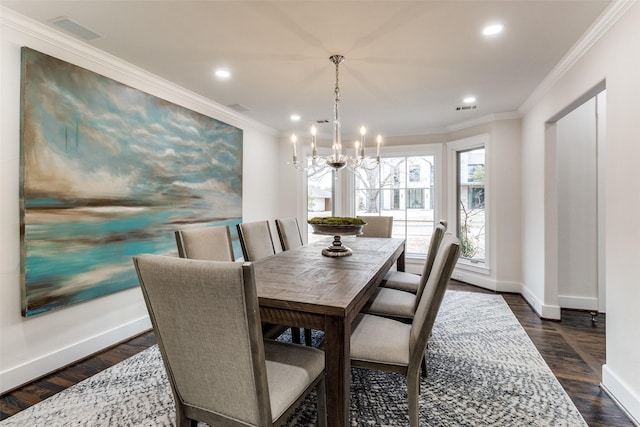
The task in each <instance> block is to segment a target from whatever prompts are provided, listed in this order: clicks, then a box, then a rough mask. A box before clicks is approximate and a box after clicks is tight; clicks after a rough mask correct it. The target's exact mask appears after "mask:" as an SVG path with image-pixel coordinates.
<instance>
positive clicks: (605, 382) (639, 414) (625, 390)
mask: <svg viewBox="0 0 640 427" xmlns="http://www.w3.org/2000/svg"><path fill="white" fill-rule="evenodd" d="M600 386H601V387H602V389H603V390H604V391H605V392H606V393H607V394H608V395H609V396H611V398H612V399H613V400H614V402H615V403H616V405H618V406H619V407H620V409H622V411H623V412H624V413H625V414H627V416H628V417H629V418H630V419H631V421H632V422H633V423H634V424H635V425H636V426H638V427H640V396H638V395H637V394H636V393H634V392H633V390H630V389H629V387H628V386H627V385H626V384H625V383H624V382H623V381H621V380H620V377H618V376H617V375H616V374H615V373H614V372H613V371H612V370H611V369H610V368H609V365H603V366H602V384H601V385H600Z"/></svg>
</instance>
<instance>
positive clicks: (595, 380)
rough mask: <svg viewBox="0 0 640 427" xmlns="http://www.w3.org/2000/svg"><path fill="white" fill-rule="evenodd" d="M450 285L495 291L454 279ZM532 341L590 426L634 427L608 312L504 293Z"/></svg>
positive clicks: (22, 398)
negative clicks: (538, 306)
mask: <svg viewBox="0 0 640 427" xmlns="http://www.w3.org/2000/svg"><path fill="white" fill-rule="evenodd" d="M449 288H450V289H454V290H462V291H469V292H482V293H493V292H491V291H487V290H484V289H481V288H477V287H474V286H469V285H466V284H464V283H461V282H456V281H452V282H451V283H450V285H449ZM503 297H504V299H505V300H506V301H507V303H508V304H509V307H511V310H513V312H514V314H515V316H516V317H517V318H518V321H519V322H520V324H521V325H522V326H523V328H524V329H525V331H526V332H527V334H529V337H531V341H533V343H534V344H535V346H536V347H537V348H538V351H539V352H540V354H542V357H544V359H545V361H546V362H547V364H548V365H549V367H550V368H551V370H552V371H553V373H554V374H555V375H556V377H557V378H558V380H559V381H560V383H561V384H562V386H563V387H564V389H565V390H566V391H567V394H568V395H569V396H570V397H571V399H572V400H573V402H574V403H575V405H576V407H577V408H578V410H579V411H580V413H581V414H582V416H583V417H584V419H585V420H586V421H587V423H588V424H589V426H591V427H633V423H632V422H631V421H630V420H629V419H628V418H627V417H626V416H625V414H624V413H623V412H622V411H621V410H620V409H619V408H618V407H617V406H616V405H615V403H614V402H613V401H612V400H611V398H610V397H609V396H608V395H607V394H606V393H605V392H603V391H602V390H601V389H600V387H599V384H600V381H601V370H602V369H601V367H602V365H603V364H604V363H605V360H606V358H605V322H606V319H605V316H604V315H602V314H600V315H598V321H597V322H596V324H595V326H592V322H591V315H590V314H589V313H586V312H580V311H570V310H563V312H562V321H561V322H555V321H548V320H542V319H540V318H539V317H538V316H537V315H536V314H535V312H534V311H533V310H532V309H531V307H530V306H529V305H528V304H527V303H526V301H525V300H524V299H523V298H522V297H521V296H520V295H517V294H503ZM155 343H156V338H155V336H154V334H153V332H147V333H144V334H142V335H140V336H137V337H135V338H133V339H131V340H129V341H126V342H124V343H121V344H120V345H117V346H114V347H111V348H109V349H107V350H105V351H103V352H100V353H98V354H96V355H94V356H91V357H89V358H87V359H85V360H83V361H81V362H78V363H76V364H73V365H71V366H69V367H67V368H65V369H62V370H60V371H58V372H55V373H53V374H52V375H48V376H46V377H44V378H42V379H39V380H37V381H35V382H33V383H31V384H28V385H25V386H23V387H20V388H18V389H16V390H14V391H12V392H10V393H6V394H4V395H2V396H0V420H2V419H5V418H7V417H9V416H11V415H13V414H16V413H18V412H20V411H22V410H23V409H26V408H28V407H29V406H32V405H34V404H36V403H38V402H40V401H42V400H44V399H46V398H47V397H50V396H53V395H54V394H56V393H58V392H59V391H61V390H64V389H65V388H67V387H70V386H72V385H74V384H76V383H78V382H80V381H82V380H84V379H86V378H88V377H90V376H92V375H94V374H96V373H98V372H100V371H102V370H103V369H106V368H108V367H109V366H112V365H114V364H116V363H118V362H121V361H122V360H124V359H126V358H128V357H130V356H133V355H134V354H136V353H138V352H140V351H142V350H145V349H146V348H148V347H150V346H152V345H153V344H155Z"/></svg>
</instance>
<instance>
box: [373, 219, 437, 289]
mask: <svg viewBox="0 0 640 427" xmlns="http://www.w3.org/2000/svg"><path fill="white" fill-rule="evenodd" d="M446 224H447V223H446V221H440V223H439V224H438V225H437V226H436V228H435V229H434V230H433V234H432V235H431V240H430V241H429V247H428V248H427V258H426V259H425V262H424V265H423V266H422V274H414V273H408V272H406V271H389V272H388V273H387V274H386V275H385V276H384V279H383V281H382V284H381V286H383V287H385V288H392V289H398V290H401V291H405V292H411V293H413V294H415V293H418V289H420V287H421V286H423V285H424V283H426V280H427V279H428V278H429V273H431V267H432V266H433V261H434V260H435V258H436V253H437V252H438V247H439V246H440V242H442V237H444V233H445V231H446V230H447V225H446Z"/></svg>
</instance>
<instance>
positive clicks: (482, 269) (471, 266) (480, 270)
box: [456, 259, 491, 276]
mask: <svg viewBox="0 0 640 427" xmlns="http://www.w3.org/2000/svg"><path fill="white" fill-rule="evenodd" d="M456 268H458V269H460V270H465V271H470V272H473V273H477V274H483V275H485V276H488V275H490V274H491V270H490V269H489V267H488V266H487V264H486V263H485V262H478V263H475V262H471V261H467V260H465V259H461V260H459V261H458V264H456Z"/></svg>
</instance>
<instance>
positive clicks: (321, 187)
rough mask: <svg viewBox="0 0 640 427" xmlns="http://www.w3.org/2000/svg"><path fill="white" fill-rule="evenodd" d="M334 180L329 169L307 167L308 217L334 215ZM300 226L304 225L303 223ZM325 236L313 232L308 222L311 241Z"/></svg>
mask: <svg viewBox="0 0 640 427" xmlns="http://www.w3.org/2000/svg"><path fill="white" fill-rule="evenodd" d="M309 162H311V160H309ZM334 182H335V179H334V178H333V173H332V172H331V171H329V170H323V171H317V170H315V169H313V168H311V167H310V168H308V169H307V219H311V218H313V217H316V216H321V217H325V216H331V215H333V203H332V200H333V194H334V188H333V184H334ZM300 226H301V227H302V224H300ZM301 231H302V230H301ZM303 232H304V231H303ZM325 237H327V236H322V235H316V234H313V228H312V227H311V226H310V225H309V224H307V241H308V242H309V243H311V242H314V241H316V240H320V239H323V238H325Z"/></svg>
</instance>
